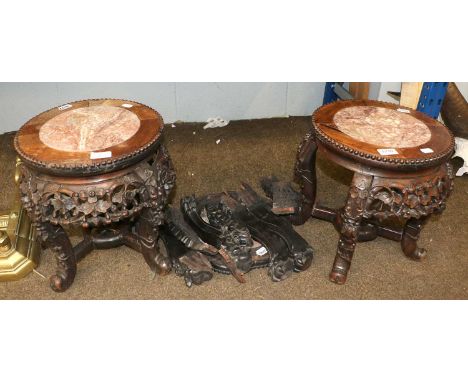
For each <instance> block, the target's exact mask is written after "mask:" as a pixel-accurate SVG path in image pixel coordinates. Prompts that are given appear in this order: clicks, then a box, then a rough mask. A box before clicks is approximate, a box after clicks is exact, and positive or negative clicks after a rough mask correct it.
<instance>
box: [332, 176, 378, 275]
mask: <svg viewBox="0 0 468 382" xmlns="http://www.w3.org/2000/svg"><path fill="white" fill-rule="evenodd" d="M372 179H373V178H372V176H369V175H363V174H358V173H355V174H354V177H353V180H352V182H351V186H350V188H349V192H348V198H347V201H346V205H345V207H344V209H343V212H342V216H341V220H342V225H341V233H340V240H339V242H338V249H337V251H336V257H335V262H334V264H333V268H332V270H331V272H330V280H331V281H333V282H335V283H337V284H344V283H345V282H346V277H347V275H348V271H349V268H350V266H351V260H352V258H353V253H354V248H355V247H356V242H357V238H358V232H359V226H360V223H361V219H362V215H363V212H364V211H365V208H366V203H367V198H368V195H369V189H370V187H371V184H372Z"/></svg>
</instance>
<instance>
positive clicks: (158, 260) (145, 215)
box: [136, 208, 172, 276]
mask: <svg viewBox="0 0 468 382" xmlns="http://www.w3.org/2000/svg"><path fill="white" fill-rule="evenodd" d="M157 216H158V215H157V212H156V211H153V210H152V209H151V208H146V209H144V210H143V212H142V213H141V216H140V218H139V220H138V223H137V225H136V233H137V236H138V241H139V243H140V250H141V253H142V254H143V257H144V259H145V261H146V264H148V266H149V267H150V269H151V270H152V271H153V272H155V273H157V274H158V275H161V276H163V275H166V274H168V273H169V272H170V271H171V268H172V267H171V260H170V258H169V256H166V255H164V254H163V253H161V252H160V251H159V246H158V237H159V233H158V232H159V228H158V224H157V222H158V218H157Z"/></svg>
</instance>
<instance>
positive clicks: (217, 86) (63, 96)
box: [0, 82, 324, 132]
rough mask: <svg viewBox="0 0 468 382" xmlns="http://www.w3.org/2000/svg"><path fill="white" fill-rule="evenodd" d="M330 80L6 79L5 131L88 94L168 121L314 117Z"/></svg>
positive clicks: (2, 88)
mask: <svg viewBox="0 0 468 382" xmlns="http://www.w3.org/2000/svg"><path fill="white" fill-rule="evenodd" d="M323 89H324V83H319V82H316V83H310V82H309V83H302V82H301V83H299V82H289V83H288V82H271V83H252V82H245V83H242V82H228V83H226V82H223V83H221V82H218V83H215V82H203V83H196V82H188V83H182V82H179V83H175V82H167V83H128V82H126V83H83V82H79V83H73V82H65V83H63V82H62V83H52V82H49V83H0V132H6V131H13V130H18V129H19V128H20V127H21V125H22V124H24V123H25V122H26V121H28V120H29V119H30V118H32V117H33V116H35V115H36V114H39V113H41V112H42V111H45V110H47V109H50V108H52V107H54V106H58V105H61V104H64V103H67V102H71V101H75V100H80V99H88V98H123V99H130V100H134V101H138V102H142V103H144V104H147V105H149V106H151V107H153V108H155V109H156V110H158V111H159V112H160V113H161V115H162V116H163V118H164V121H165V122H167V123H170V122H175V121H185V122H203V121H206V120H207V119H208V118H209V117H217V116H220V117H223V118H227V119H229V120H236V119H253V118H268V117H285V116H288V115H310V114H311V113H312V111H313V110H314V109H315V108H316V107H318V106H319V105H321V103H322V98H323Z"/></svg>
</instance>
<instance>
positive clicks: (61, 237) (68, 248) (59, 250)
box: [38, 223, 76, 292]
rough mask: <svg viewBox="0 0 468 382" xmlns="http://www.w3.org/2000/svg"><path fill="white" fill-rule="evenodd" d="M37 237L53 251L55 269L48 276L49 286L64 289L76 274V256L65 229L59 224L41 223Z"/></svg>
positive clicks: (70, 283) (62, 290)
mask: <svg viewBox="0 0 468 382" xmlns="http://www.w3.org/2000/svg"><path fill="white" fill-rule="evenodd" d="M38 232H39V237H40V238H41V240H42V241H43V243H44V244H45V246H46V247H48V248H50V249H51V250H52V251H53V252H54V253H55V258H56V260H57V269H56V272H55V274H54V275H52V276H51V277H50V287H51V288H52V289H53V290H54V291H56V292H64V291H66V290H67V289H68V288H69V287H70V286H71V285H72V283H73V280H74V279H75V275H76V258H75V254H74V252H73V247H72V245H71V243H70V239H69V238H68V236H67V234H66V232H65V230H64V229H63V228H62V227H61V226H59V225H52V224H51V223H43V224H41V225H40V226H39V227H38Z"/></svg>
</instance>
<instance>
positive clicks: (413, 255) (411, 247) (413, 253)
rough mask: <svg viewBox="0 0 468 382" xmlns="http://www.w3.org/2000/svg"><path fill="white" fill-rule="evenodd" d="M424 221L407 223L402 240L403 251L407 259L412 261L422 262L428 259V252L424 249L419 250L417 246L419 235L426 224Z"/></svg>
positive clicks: (411, 220) (416, 220)
mask: <svg viewBox="0 0 468 382" xmlns="http://www.w3.org/2000/svg"><path fill="white" fill-rule="evenodd" d="M424 221H425V220H424V219H410V220H408V222H407V223H406V226H405V229H404V231H403V236H402V238H401V249H402V251H403V253H404V254H405V256H406V257H408V258H410V259H411V260H416V261H419V260H422V259H424V258H425V257H426V255H427V252H426V250H425V249H424V248H419V247H418V245H417V242H418V239H419V233H420V232H421V228H422V226H423V224H424Z"/></svg>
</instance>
